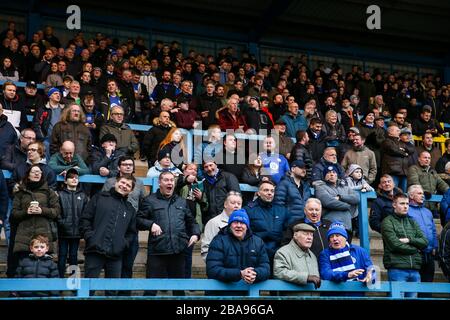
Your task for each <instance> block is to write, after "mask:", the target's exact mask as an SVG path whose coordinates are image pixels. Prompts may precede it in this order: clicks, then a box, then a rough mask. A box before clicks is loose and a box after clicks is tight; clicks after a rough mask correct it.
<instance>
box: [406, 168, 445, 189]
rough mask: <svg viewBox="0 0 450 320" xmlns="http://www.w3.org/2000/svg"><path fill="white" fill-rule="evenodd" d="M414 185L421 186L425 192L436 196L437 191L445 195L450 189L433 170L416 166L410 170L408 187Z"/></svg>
mask: <svg viewBox="0 0 450 320" xmlns="http://www.w3.org/2000/svg"><path fill="white" fill-rule="evenodd" d="M413 184H420V185H421V186H422V188H423V191H426V192H429V193H431V194H435V193H436V191H439V192H440V193H442V194H444V193H445V192H446V191H447V189H448V188H449V186H448V184H447V183H445V181H444V180H442V178H441V177H440V176H439V174H438V173H437V172H436V170H434V169H432V168H423V167H421V166H419V165H414V166H411V167H409V168H408V187H409V186H412V185H413Z"/></svg>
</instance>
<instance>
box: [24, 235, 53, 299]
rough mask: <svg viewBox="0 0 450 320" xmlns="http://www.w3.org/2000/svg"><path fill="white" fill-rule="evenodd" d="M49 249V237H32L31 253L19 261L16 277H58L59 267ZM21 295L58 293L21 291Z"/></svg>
mask: <svg viewBox="0 0 450 320" xmlns="http://www.w3.org/2000/svg"><path fill="white" fill-rule="evenodd" d="M48 249H49V243H48V238H47V237H45V236H41V235H38V236H35V237H33V239H31V243H30V251H31V253H30V254H29V255H28V256H27V257H24V258H22V259H20V261H19V266H18V267H17V272H16V278H58V267H57V265H56V263H55V262H53V259H52V257H51V256H49V255H48V254H47V252H48ZM19 295H20V296H21V297H45V296H49V295H56V294H55V293H53V292H52V293H50V292H44V291H37V292H25V291H24V292H20V294H19Z"/></svg>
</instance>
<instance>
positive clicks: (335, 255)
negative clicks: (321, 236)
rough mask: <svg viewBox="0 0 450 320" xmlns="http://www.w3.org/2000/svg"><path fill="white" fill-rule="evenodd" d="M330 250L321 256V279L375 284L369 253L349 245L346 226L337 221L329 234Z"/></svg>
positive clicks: (323, 252)
mask: <svg viewBox="0 0 450 320" xmlns="http://www.w3.org/2000/svg"><path fill="white" fill-rule="evenodd" d="M327 237H328V240H329V246H330V247H329V248H327V249H325V250H323V251H322V252H321V253H320V255H319V269H320V277H321V278H322V279H324V280H331V281H335V282H344V281H360V282H363V283H373V282H374V281H375V276H376V275H375V270H374V267H373V263H372V261H371V260H370V256H369V253H368V252H367V251H366V250H365V249H363V248H361V247H360V246H356V245H353V244H349V243H348V242H347V240H348V234H347V231H346V230H345V225H344V224H343V223H342V222H340V221H335V222H333V223H332V224H331V225H330V228H329V229H328V232H327Z"/></svg>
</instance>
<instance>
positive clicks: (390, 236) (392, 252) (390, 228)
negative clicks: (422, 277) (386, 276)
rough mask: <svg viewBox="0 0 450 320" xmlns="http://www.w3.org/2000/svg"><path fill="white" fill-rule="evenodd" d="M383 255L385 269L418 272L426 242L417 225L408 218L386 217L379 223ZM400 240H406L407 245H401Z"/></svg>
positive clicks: (395, 215) (394, 215)
mask: <svg viewBox="0 0 450 320" xmlns="http://www.w3.org/2000/svg"><path fill="white" fill-rule="evenodd" d="M381 235H382V236H383V245H384V255H383V263H384V267H385V268H386V269H390V268H396V269H409V270H411V269H414V270H420V267H421V265H422V255H421V254H420V250H422V249H425V248H426V246H427V245H428V240H427V238H426V237H425V235H424V234H423V232H422V231H421V230H420V227H419V225H418V224H417V222H415V221H414V220H413V219H412V218H410V217H408V216H398V215H397V214H395V213H394V214H392V215H388V216H387V217H386V218H384V219H383V222H382V223H381ZM400 238H408V239H409V243H402V242H401V241H400V240H399V239H400Z"/></svg>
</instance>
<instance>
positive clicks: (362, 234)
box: [358, 191, 376, 252]
mask: <svg viewBox="0 0 450 320" xmlns="http://www.w3.org/2000/svg"><path fill="white" fill-rule="evenodd" d="M374 198H376V193H375V192H373V191H372V192H360V194H359V199H360V203H359V207H358V211H359V212H358V215H359V219H358V221H359V241H360V246H361V247H363V248H364V249H366V250H367V251H368V252H370V238H369V219H368V215H369V214H368V213H369V208H368V205H367V200H368V199H374Z"/></svg>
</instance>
